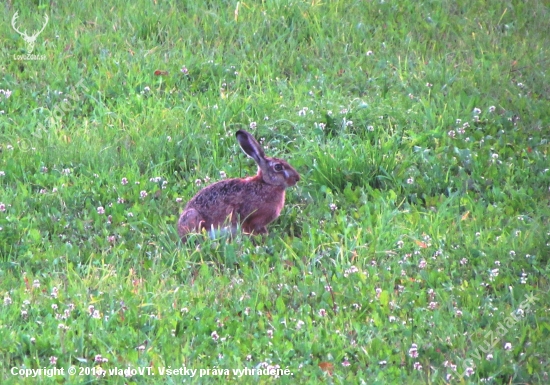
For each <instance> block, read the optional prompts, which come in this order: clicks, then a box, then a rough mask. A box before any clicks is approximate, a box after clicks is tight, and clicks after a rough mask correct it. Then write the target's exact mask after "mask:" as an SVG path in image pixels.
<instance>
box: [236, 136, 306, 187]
mask: <svg viewBox="0 0 550 385" xmlns="http://www.w3.org/2000/svg"><path fill="white" fill-rule="evenodd" d="M235 135H236V136H237V141H238V142H239V145H240V146H241V148H242V150H243V151H244V153H245V154H246V155H248V156H249V157H251V158H252V159H254V161H255V162H256V164H257V165H258V174H257V175H258V177H261V178H262V180H263V181H264V182H265V183H267V184H269V185H273V186H281V187H284V188H287V187H291V186H294V185H295V184H296V183H297V182H298V181H299V180H300V174H298V172H297V171H296V170H295V169H294V168H293V167H292V166H291V165H290V164H288V163H287V162H286V161H284V160H282V159H278V158H270V157H268V156H265V153H264V150H263V149H262V147H261V146H260V144H259V143H258V141H257V140H256V139H254V137H253V136H252V135H251V134H250V133H248V132H246V131H244V130H239V131H237V133H236V134H235Z"/></svg>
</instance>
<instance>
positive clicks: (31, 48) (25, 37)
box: [11, 12, 50, 55]
mask: <svg viewBox="0 0 550 385" xmlns="http://www.w3.org/2000/svg"><path fill="white" fill-rule="evenodd" d="M18 17H19V16H18V15H17V12H15V14H14V15H13V17H12V19H11V26H12V27H13V29H14V30H15V32H17V33H18V34H20V35H21V36H23V40H25V43H26V44H27V53H28V54H29V55H30V54H31V53H32V51H34V43H35V42H36V38H37V37H38V35H40V34H41V33H42V31H43V30H44V28H46V25H48V21H49V20H50V18H49V17H48V15H46V14H44V19H45V21H44V25H43V26H42V29H41V30H40V31H38V32H36V33H35V34H34V35H31V36H29V35H27V30H25V32H21V31H20V30H18V29H17V27H16V26H15V21H16V20H17V18H18Z"/></svg>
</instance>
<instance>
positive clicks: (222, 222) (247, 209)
mask: <svg viewBox="0 0 550 385" xmlns="http://www.w3.org/2000/svg"><path fill="white" fill-rule="evenodd" d="M236 136H237V140H238V141H239V144H240V146H241V148H242V149H243V151H244V152H245V153H246V154H247V155H248V156H250V157H251V158H253V159H254V160H255V161H256V163H257V164H258V173H257V174H256V176H253V177H248V178H236V179H227V180H222V181H220V182H217V183H214V184H211V185H210V186H207V187H205V188H204V189H202V190H201V191H199V192H198V194H197V195H195V196H194V197H193V198H192V199H191V200H190V201H189V202H188V203H187V205H186V206H185V209H184V211H183V213H182V214H181V216H180V219H179V221H178V233H179V235H180V237H182V239H184V238H185V236H186V235H187V234H188V233H190V232H198V231H201V230H203V229H205V230H206V231H215V230H218V229H219V228H222V227H224V226H229V227H230V229H231V231H232V232H235V230H236V228H237V224H240V225H241V227H242V230H243V231H244V232H245V233H248V234H267V227H266V226H267V225H268V224H269V223H271V222H273V221H274V220H275V219H277V217H278V216H279V214H280V213H281V210H282V208H283V206H284V203H285V189H286V188H287V187H290V186H294V185H295V184H296V183H297V182H298V181H299V180H300V175H299V174H298V172H297V171H296V170H294V169H293V168H292V167H291V166H290V165H289V164H288V163H287V162H285V161H284V160H282V159H277V158H269V157H266V156H265V154H264V152H263V150H262V148H261V146H260V144H259V143H258V142H257V141H256V140H255V139H254V137H253V136H252V135H251V134H249V133H248V132H246V131H244V130H239V131H237V133H236Z"/></svg>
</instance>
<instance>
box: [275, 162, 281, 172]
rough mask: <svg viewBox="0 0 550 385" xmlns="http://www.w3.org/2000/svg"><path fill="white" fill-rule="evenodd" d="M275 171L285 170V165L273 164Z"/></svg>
mask: <svg viewBox="0 0 550 385" xmlns="http://www.w3.org/2000/svg"><path fill="white" fill-rule="evenodd" d="M273 168H274V169H275V171H283V165H282V164H280V163H277V164H276V165H275V166H273Z"/></svg>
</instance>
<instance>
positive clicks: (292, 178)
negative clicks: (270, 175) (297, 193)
mask: <svg viewBox="0 0 550 385" xmlns="http://www.w3.org/2000/svg"><path fill="white" fill-rule="evenodd" d="M285 174H287V172H286V171H285ZM285 176H286V178H285V180H286V185H287V186H288V187H292V186H294V185H296V183H298V182H299V181H300V175H299V174H290V175H285Z"/></svg>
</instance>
